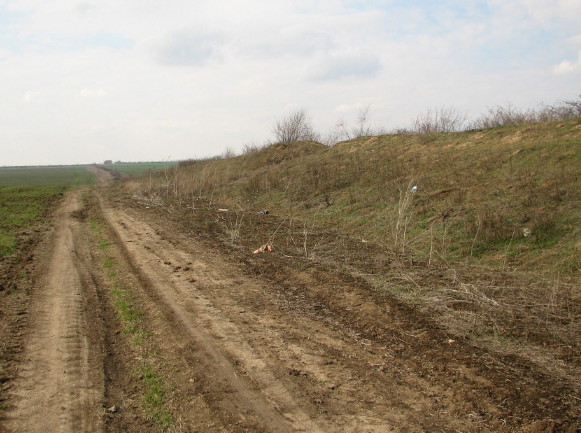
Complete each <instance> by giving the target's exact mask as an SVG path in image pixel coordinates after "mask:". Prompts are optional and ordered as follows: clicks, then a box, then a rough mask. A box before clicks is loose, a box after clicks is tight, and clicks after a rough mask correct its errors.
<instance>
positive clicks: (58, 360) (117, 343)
mask: <svg viewBox="0 0 581 433" xmlns="http://www.w3.org/2000/svg"><path fill="white" fill-rule="evenodd" d="M94 194H96V196H95V197H96V198H95V199H94V200H92V201H89V202H88V204H85V206H87V207H85V208H81V206H82V205H81V195H80V192H76V193H73V194H71V195H69V196H68V197H67V199H66V200H65V202H64V204H63V206H62V208H61V209H60V211H59V215H58V219H57V221H58V223H57V226H56V230H55V233H54V235H53V237H52V242H51V244H50V245H51V247H50V248H49V250H48V254H47V256H46V259H45V262H46V263H45V265H44V267H43V268H42V269H43V271H42V272H40V274H41V275H42V278H41V279H40V280H39V284H38V286H37V287H36V288H35V290H34V291H33V292H32V294H31V302H30V307H29V314H28V317H29V320H28V323H27V325H26V329H27V331H26V333H25V338H24V345H23V346H24V349H23V355H22V356H21V358H20V359H21V360H20V363H19V370H18V374H17V377H15V378H14V379H11V380H10V383H11V385H12V386H11V390H10V396H9V399H8V400H7V401H8V402H9V403H10V404H9V409H8V410H7V416H6V417H7V420H6V422H5V423H4V425H5V426H6V428H7V429H8V430H9V431H14V432H20V431H22V432H25V431H26V432H28V431H40V430H44V431H62V432H73V431H76V432H78V431H108V432H121V431H136V432H137V431H139V432H143V431H158V430H159V427H158V426H157V425H155V423H153V422H151V420H150V419H148V417H147V414H146V413H145V411H144V409H143V407H142V405H141V403H140V401H141V394H140V393H142V390H141V388H140V385H139V378H135V375H134V374H133V373H132V372H134V370H135V363H136V362H139V360H136V359H135V358H136V355H135V352H134V351H132V350H133V349H131V347H130V346H129V345H128V344H127V342H126V339H125V338H124V337H123V335H122V332H121V331H120V329H121V328H120V324H119V322H118V320H117V319H116V317H115V314H114V312H113V309H112V307H111V300H110V295H109V288H108V287H107V283H106V282H105V280H104V278H103V276H102V275H101V274H100V272H99V270H98V267H99V266H98V260H99V252H98V251H93V250H94V247H93V246H92V245H94V239H93V240H91V234H90V230H89V228H88V223H87V215H90V217H91V218H97V219H102V220H103V221H104V223H105V225H106V227H108V230H109V235H110V236H111V238H112V239H114V243H113V245H111V246H110V247H109V250H108V251H109V254H111V255H112V257H114V259H115V261H116V262H117V263H118V264H119V266H120V269H121V270H122V272H121V273H122V275H123V280H124V284H125V285H126V286H127V287H130V288H131V290H132V292H133V296H134V302H136V303H137V304H138V305H139V307H140V309H141V310H142V311H143V312H144V317H145V320H144V323H145V326H147V328H148V330H149V331H150V339H151V341H150V344H151V346H152V350H151V353H153V354H154V355H155V357H156V359H157V360H158V364H157V365H158V367H159V370H160V372H161V373H162V375H163V376H164V378H165V379H166V380H167V382H168V384H169V393H168V397H169V398H168V406H169V408H170V409H171V411H172V414H173V416H174V425H173V427H172V429H173V431H178V432H195V431H196V432H199V431H204V432H366V433H374V432H449V433H451V432H516V431H523V432H537V433H540V432H547V433H548V432H557V431H563V432H574V431H577V427H578V425H579V424H578V422H579V403H578V402H579V401H580V400H579V398H580V396H579V391H578V390H575V389H571V387H570V385H569V384H567V383H566V382H563V381H561V380H559V379H558V378H554V377H551V376H550V375H549V374H547V372H545V371H543V370H542V369H540V368H539V367H537V366H535V365H533V364H530V363H528V362H527V361H525V360H522V359H519V358H516V357H508V356H501V355H498V354H495V353H491V352H487V351H485V350H484V349H481V348H477V347H473V346H471V345H470V344H469V343H468V342H466V341H463V340H461V339H457V338H455V337H454V336H451V335H448V334H447V333H446V332H444V331H443V330H442V329H440V327H438V326H437V325H436V324H435V323H434V322H433V321H431V320H430V319H429V317H426V316H425V315H422V314H420V313H419V312H417V311H416V310H414V309H413V308H411V307H409V306H406V305H403V304H401V303H399V302H397V301H395V300H394V299H391V298H389V297H386V296H379V295H378V294H377V293H375V292H374V291H373V290H372V289H371V288H370V287H369V286H368V285H367V284H366V283H365V282H364V281H362V280H360V279H358V278H354V277H352V276H350V275H348V274H344V273H342V272H340V271H337V270H336V269H332V268H329V267H325V266H324V265H322V264H317V263H315V262H313V261H309V260H304V261H296V260H289V258H288V257H284V256H282V255H277V254H276V252H274V253H270V254H268V253H267V254H261V255H256V256H255V255H252V254H251V252H249V251H243V250H240V249H236V248H230V247H228V246H226V245H224V244H223V243H221V242H218V241H217V240H216V239H214V238H213V237H212V234H211V233H210V232H208V233H206V235H205V236H198V235H196V232H195V230H189V229H188V228H187V224H185V223H184V221H183V220H180V219H179V218H174V217H173V216H172V215H170V214H168V213H167V212H162V211H161V210H156V209H153V208H152V207H150V206H146V205H138V204H136V203H134V204H130V203H129V202H128V201H126V200H116V199H114V198H110V197H108V196H107V194H106V193H104V192H95V193H94ZM91 203H92V204H91ZM215 215H216V211H215V210H212V211H211V212H210V211H209V212H208V214H207V218H214V217H215ZM113 404H114V405H116V407H117V410H116V411H115V413H107V411H106V408H108V407H110V406H111V405H113ZM576 423H577V424H576Z"/></svg>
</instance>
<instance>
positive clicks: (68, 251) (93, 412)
mask: <svg viewBox="0 0 581 433" xmlns="http://www.w3.org/2000/svg"><path fill="white" fill-rule="evenodd" d="M79 200H80V199H79V193H78V192H77V193H75V194H70V195H68V196H67V197H66V200H65V201H64V203H63V204H62V206H61V208H60V209H59V210H58V214H57V216H56V221H57V226H56V229H55V231H54V233H53V235H52V241H51V247H50V248H49V250H48V251H47V259H46V260H45V263H44V264H43V267H42V272H41V274H40V277H39V280H38V282H37V286H36V287H35V288H34V295H33V297H32V299H31V303H30V306H29V311H28V317H29V322H28V330H27V336H26V345H25V350H24V353H23V357H22V363H21V365H20V369H19V376H18V378H17V379H16V380H15V381H14V389H15V391H14V396H13V401H14V409H13V411H12V413H11V414H10V418H9V421H8V423H7V424H8V428H9V430H13V431H22V432H46V431H54V432H60V431H62V432H73V431H77V432H78V431H86V432H93V431H100V430H101V426H100V424H101V423H100V416H99V412H100V403H101V396H102V394H103V392H102V383H103V379H102V369H101V368H99V365H100V362H99V360H98V358H99V356H100V355H99V353H98V352H97V351H96V350H95V349H96V348H95V347H90V341H89V340H90V336H89V333H90V332H99V330H96V331H95V330H94V329H93V327H94V325H93V324H92V323H91V322H92V316H93V314H94V311H91V310H89V309H87V308H86V304H87V302H89V300H90V299H91V298H92V294H91V293H88V292H90V291H94V287H92V286H91V284H90V283H89V282H88V281H87V278H86V273H87V271H86V270H85V269H83V268H82V266H83V263H84V260H83V259H82V258H81V257H80V255H81V254H82V252H81V251H80V250H79V248H78V245H77V244H78V242H79V241H80V237H81V231H82V229H81V227H80V223H79V222H78V221H77V220H76V219H75V218H74V215H75V212H79V209H80V206H81V204H80V202H79Z"/></svg>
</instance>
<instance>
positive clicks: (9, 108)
mask: <svg viewBox="0 0 581 433" xmlns="http://www.w3.org/2000/svg"><path fill="white" fill-rule="evenodd" d="M0 90H1V92H0V166H2V165H25V164H70V163H92V162H102V161H103V160H105V159H113V160H123V161H146V160H168V159H172V160H175V159H186V158H195V157H204V156H211V155H217V154H221V153H223V152H224V151H225V150H226V148H230V149H232V150H235V151H238V150H240V149H241V148H242V147H243V145H244V144H246V143H251V142H255V143H263V142H265V141H266V140H268V139H269V138H271V137H272V133H271V128H272V124H273V122H274V120H275V119H276V118H277V117H280V116H283V115H284V114H285V113H288V112H289V111H290V110H293V109H297V108H302V109H305V110H306V111H307V112H308V113H309V115H310V116H311V119H312V121H313V124H314V126H315V129H317V130H318V132H320V133H321V134H323V135H325V134H326V133H328V132H329V130H330V129H331V128H332V127H333V125H334V124H336V123H337V121H338V120H339V119H344V120H345V121H346V122H354V120H355V119H356V117H357V113H358V110H359V109H360V108H361V107H364V106H369V107H370V111H369V115H370V121H371V123H372V125H373V126H375V127H384V128H388V129H392V128H396V127H404V126H407V125H409V124H410V123H411V119H412V118H413V117H414V116H416V115H418V114H420V113H422V112H425V111H426V110H427V109H429V108H436V107H442V106H448V107H449V106H453V107H455V108H457V109H459V110H461V111H463V112H466V113H467V114H468V115H469V116H470V117H472V118H474V117H476V116H477V115H478V114H480V113H482V112H484V111H485V110H486V108H487V107H489V106H493V105H497V104H501V105H504V104H507V103H512V104H514V105H515V106H517V107H521V108H527V107H534V106H537V105H538V104H539V103H541V102H547V103H552V102H557V101H559V100H563V99H568V98H569V99H571V98H575V97H576V96H577V95H579V94H581V1H580V0H490V1H478V0H456V1H455V0H438V1H433V0H407V1H406V0H394V1H389V0H384V1H376V0H352V1H350V0H344V1H340V0H322V1H311V0H309V1H305V0H292V1H291V0H228V1H226V0H196V1H191V0H166V1H153V0H98V1H97V0H94V1H92V0H89V1H79V0H53V1H47V0H0Z"/></svg>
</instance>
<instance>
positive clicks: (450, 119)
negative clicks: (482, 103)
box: [411, 107, 466, 134]
mask: <svg viewBox="0 0 581 433" xmlns="http://www.w3.org/2000/svg"><path fill="white" fill-rule="evenodd" d="M465 121H466V115H465V114H463V113H461V112H460V111H458V110H457V109H455V108H452V107H442V108H436V109H434V110H428V111H427V112H426V113H424V114H421V115H419V116H418V117H416V118H415V119H414V120H413V121H412V127H411V130H412V132H414V133H416V134H427V133H432V132H453V131H459V130H460V129H461V128H462V126H463V125H464V122H465Z"/></svg>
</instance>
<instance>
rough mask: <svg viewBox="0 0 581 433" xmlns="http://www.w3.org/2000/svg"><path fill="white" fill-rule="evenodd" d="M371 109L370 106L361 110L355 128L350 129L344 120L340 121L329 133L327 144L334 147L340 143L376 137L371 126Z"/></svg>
mask: <svg viewBox="0 0 581 433" xmlns="http://www.w3.org/2000/svg"><path fill="white" fill-rule="evenodd" d="M369 109H370V107H369V105H365V106H364V107H361V108H360V109H359V112H358V114H357V123H356V124H355V126H354V127H349V125H348V124H347V123H346V122H345V120H343V119H341V120H339V121H338V122H337V124H336V125H335V128H334V129H333V130H332V131H331V132H330V133H329V137H328V138H327V140H326V141H327V143H328V144H329V145H332V144H335V143H338V142H340V141H345V140H352V139H353V138H359V137H365V136H368V135H374V133H373V130H372V128H371V126H370V125H369Z"/></svg>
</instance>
